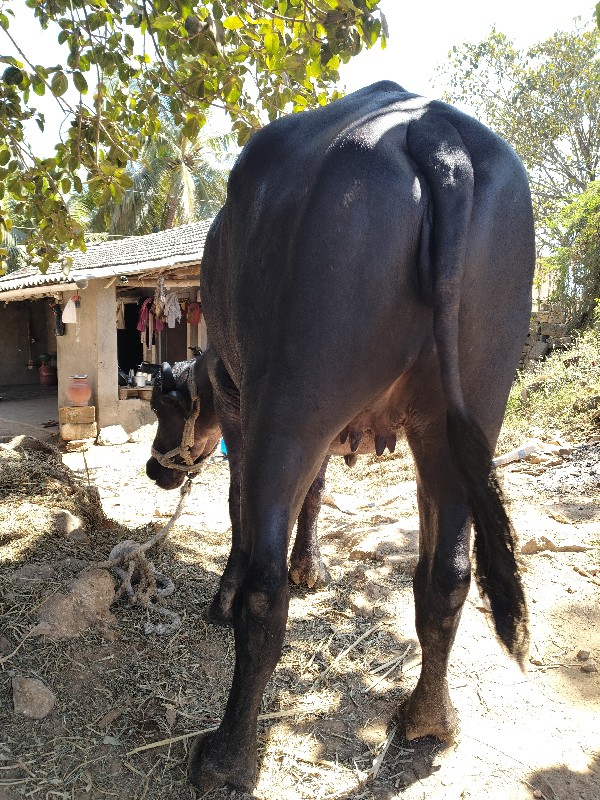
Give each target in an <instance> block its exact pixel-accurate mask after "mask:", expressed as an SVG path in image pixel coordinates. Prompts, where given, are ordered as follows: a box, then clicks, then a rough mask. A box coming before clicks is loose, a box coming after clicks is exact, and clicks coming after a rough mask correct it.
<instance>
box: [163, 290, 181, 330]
mask: <svg viewBox="0 0 600 800" xmlns="http://www.w3.org/2000/svg"><path fill="white" fill-rule="evenodd" d="M165 316H166V318H167V325H168V326H169V328H174V327H175V324H176V323H177V322H179V321H180V320H181V306H180V305H179V300H178V299H177V295H176V294H175V292H171V293H170V294H168V295H167V297H166V300H165Z"/></svg>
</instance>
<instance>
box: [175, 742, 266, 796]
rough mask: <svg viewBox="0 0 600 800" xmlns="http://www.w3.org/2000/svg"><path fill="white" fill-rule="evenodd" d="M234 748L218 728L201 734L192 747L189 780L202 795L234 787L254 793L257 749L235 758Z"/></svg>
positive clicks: (189, 760)
mask: <svg viewBox="0 0 600 800" xmlns="http://www.w3.org/2000/svg"><path fill="white" fill-rule="evenodd" d="M234 749H235V748H231V747H230V746H229V745H227V744H223V742H222V740H220V739H219V733H218V731H215V732H214V733H207V734H206V735H204V736H199V737H198V738H197V739H195V740H194V742H193V743H192V746H191V748H190V755H189V758H188V771H187V774H188V780H189V782H190V783H191V784H192V786H193V787H194V788H195V789H197V790H198V791H199V792H202V793H203V794H204V793H206V792H209V791H210V790H211V789H217V788H220V787H222V786H231V787H232V788H234V789H238V790H240V791H242V792H248V793H249V794H252V791H253V790H254V786H255V784H256V753H255V750H256V748H255V747H254V748H253V747H250V748H249V749H250V750H251V751H252V752H251V753H247V752H244V751H243V752H242V753H241V756H239V755H238V757H237V758H236V754H235V752H232V751H233V750H234Z"/></svg>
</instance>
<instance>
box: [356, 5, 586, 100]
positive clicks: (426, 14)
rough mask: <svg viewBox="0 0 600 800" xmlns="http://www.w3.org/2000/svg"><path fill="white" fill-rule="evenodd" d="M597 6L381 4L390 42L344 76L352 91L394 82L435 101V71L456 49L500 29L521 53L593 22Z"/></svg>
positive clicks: (361, 56)
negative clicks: (576, 21) (580, 24)
mask: <svg viewBox="0 0 600 800" xmlns="http://www.w3.org/2000/svg"><path fill="white" fill-rule="evenodd" d="M595 4H596V0H491V1H490V0H434V2H427V0H421V2H419V1H418V0H417V2H414V0H413V1H412V2H411V1H410V0H383V2H381V3H380V8H381V10H382V11H383V13H384V14H385V16H386V19H387V22H388V28H389V40H388V44H387V47H386V49H385V50H383V51H382V50H381V49H380V46H379V44H376V45H375V46H374V48H372V49H371V50H368V51H364V52H362V53H360V54H359V55H358V56H356V57H355V58H353V59H352V60H351V61H350V62H349V63H348V64H346V65H344V67H343V68H342V70H341V77H342V80H343V82H344V83H345V85H346V88H347V89H348V91H353V90H354V89H359V88H361V86H367V85H368V84H369V83H373V82H374V81H377V80H383V79H387V80H394V81H396V82H398V83H400V84H401V85H402V86H403V87H404V88H405V89H408V90H409V91H411V92H415V93H416V94H423V95H426V96H428V97H436V96H439V95H440V93H441V90H440V87H439V86H438V87H436V86H435V85H434V76H435V68H436V66H438V65H439V64H441V63H443V62H444V61H445V59H446V55H447V53H448V51H449V50H451V48H452V46H453V45H459V44H462V43H463V42H479V41H482V40H483V39H485V38H487V36H488V34H489V32H490V31H491V29H492V27H494V26H495V27H496V28H497V29H498V30H499V31H502V33H505V34H506V35H507V36H508V37H509V38H510V39H512V40H513V41H514V43H515V45H517V47H519V48H522V47H527V46H528V45H531V44H534V43H535V42H539V41H543V40H544V39H547V38H548V37H550V36H552V34H553V33H555V32H556V31H558V30H570V29H571V28H572V27H573V25H572V23H573V19H574V18H575V17H578V16H580V17H582V19H583V20H584V21H585V22H587V21H588V20H591V19H592V18H593V14H594V6H595Z"/></svg>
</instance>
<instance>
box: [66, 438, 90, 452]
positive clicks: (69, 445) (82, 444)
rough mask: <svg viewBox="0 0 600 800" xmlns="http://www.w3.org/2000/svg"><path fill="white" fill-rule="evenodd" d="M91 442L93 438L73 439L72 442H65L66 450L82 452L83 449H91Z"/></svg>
mask: <svg viewBox="0 0 600 800" xmlns="http://www.w3.org/2000/svg"><path fill="white" fill-rule="evenodd" d="M91 444H92V440H91V439H73V440H72V441H70V442H65V450H66V451H67V453H81V452H82V451H85V450H89V449H90V447H91Z"/></svg>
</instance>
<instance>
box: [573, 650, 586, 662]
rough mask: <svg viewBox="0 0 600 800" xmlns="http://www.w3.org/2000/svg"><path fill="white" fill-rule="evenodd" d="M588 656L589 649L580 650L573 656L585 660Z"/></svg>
mask: <svg viewBox="0 0 600 800" xmlns="http://www.w3.org/2000/svg"><path fill="white" fill-rule="evenodd" d="M589 657H590V651H589V650H580V651H579V652H578V653H577V655H576V656H575V658H576V659H577V660H578V661H587V660H588V658H589Z"/></svg>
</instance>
